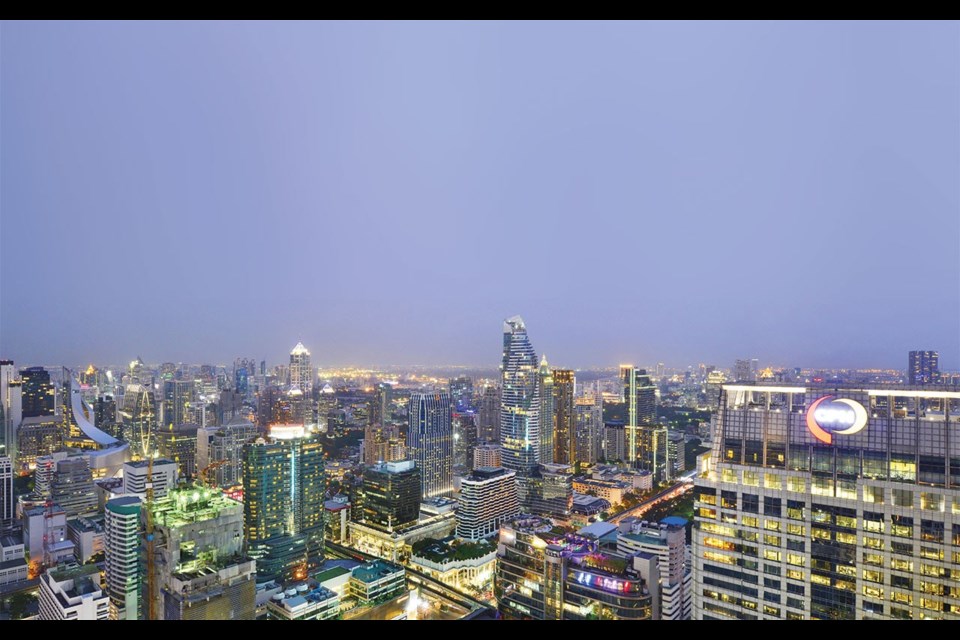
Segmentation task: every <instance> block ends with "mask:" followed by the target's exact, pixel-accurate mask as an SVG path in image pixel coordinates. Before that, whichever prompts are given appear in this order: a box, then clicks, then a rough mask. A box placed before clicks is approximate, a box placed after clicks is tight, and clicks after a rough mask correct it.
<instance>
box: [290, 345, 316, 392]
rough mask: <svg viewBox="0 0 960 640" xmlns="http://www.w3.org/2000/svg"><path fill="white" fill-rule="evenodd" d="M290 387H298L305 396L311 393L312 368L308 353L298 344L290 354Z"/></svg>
mask: <svg viewBox="0 0 960 640" xmlns="http://www.w3.org/2000/svg"><path fill="white" fill-rule="evenodd" d="M290 386H292V387H298V388H299V389H300V391H302V392H303V394H304V395H305V396H309V395H310V394H311V393H312V392H313V367H312V366H311V365H310V352H309V351H307V348H306V347H305V346H303V343H302V342H298V343H297V346H295V347H294V348H293V351H291V352H290Z"/></svg>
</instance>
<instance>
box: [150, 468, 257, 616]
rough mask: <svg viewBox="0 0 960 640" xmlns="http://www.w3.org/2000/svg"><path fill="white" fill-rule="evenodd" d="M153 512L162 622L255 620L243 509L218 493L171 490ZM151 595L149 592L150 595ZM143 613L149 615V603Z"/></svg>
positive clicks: (156, 589)
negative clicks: (245, 546) (245, 545)
mask: <svg viewBox="0 0 960 640" xmlns="http://www.w3.org/2000/svg"><path fill="white" fill-rule="evenodd" d="M146 508H148V509H150V510H151V511H152V517H153V523H154V536H155V538H154V539H155V544H154V549H155V551H154V552H155V553H156V563H155V567H156V569H155V570H156V584H155V585H154V586H153V587H152V588H148V587H145V594H144V597H145V600H146V599H149V598H153V601H154V603H155V611H156V615H157V617H158V618H159V619H162V620H210V619H215V620H253V618H254V609H255V579H254V578H255V568H254V567H255V563H254V561H253V560H252V559H251V558H248V557H247V556H246V555H245V554H244V552H243V530H244V522H243V521H244V508H243V505H242V504H240V503H239V502H236V501H235V500H231V499H230V498H228V497H226V496H225V495H223V493H222V492H221V491H220V490H218V489H208V488H206V487H200V486H192V487H184V488H182V489H173V490H172V491H170V492H169V493H167V495H166V496H165V497H163V498H161V499H159V500H156V501H154V502H153V504H151V505H147V507H146ZM150 591H152V593H150ZM144 610H148V607H147V603H146V602H145V604H144Z"/></svg>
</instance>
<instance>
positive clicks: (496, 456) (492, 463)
mask: <svg viewBox="0 0 960 640" xmlns="http://www.w3.org/2000/svg"><path fill="white" fill-rule="evenodd" d="M499 466H500V445H498V444H479V445H477V446H476V447H475V448H474V449H473V467H472V468H474V469H476V468H477V467H499Z"/></svg>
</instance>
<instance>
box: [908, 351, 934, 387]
mask: <svg viewBox="0 0 960 640" xmlns="http://www.w3.org/2000/svg"><path fill="white" fill-rule="evenodd" d="M939 382H940V354H939V353H938V352H936V351H911V352H910V360H909V362H908V363H907V383H908V384H913V385H923V384H938V383H939Z"/></svg>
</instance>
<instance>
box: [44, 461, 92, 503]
mask: <svg viewBox="0 0 960 640" xmlns="http://www.w3.org/2000/svg"><path fill="white" fill-rule="evenodd" d="M55 465H56V466H55V470H54V472H53V478H52V481H51V483H50V500H52V501H53V502H54V503H55V504H58V505H60V507H61V508H62V509H63V511H64V513H66V515H67V518H73V517H75V516H78V515H84V514H93V513H96V512H97V506H98V501H97V493H96V489H95V487H94V486H93V474H92V472H91V471H90V461H89V459H88V458H87V456H85V455H83V454H71V455H69V456H67V457H66V458H64V459H62V460H59V461H57V462H56V463H55Z"/></svg>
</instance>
